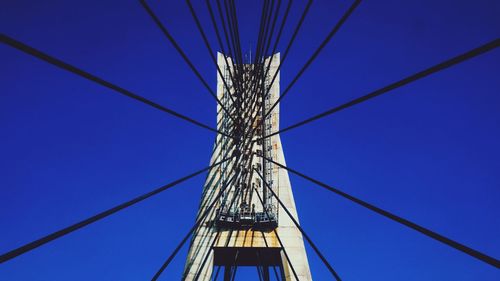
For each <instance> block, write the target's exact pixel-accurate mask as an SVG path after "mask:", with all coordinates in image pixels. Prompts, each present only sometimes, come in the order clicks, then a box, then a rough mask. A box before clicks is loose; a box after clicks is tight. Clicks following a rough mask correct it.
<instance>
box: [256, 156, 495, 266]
mask: <svg viewBox="0 0 500 281" xmlns="http://www.w3.org/2000/svg"><path fill="white" fill-rule="evenodd" d="M261 157H262V156H261ZM267 160H268V161H270V162H272V163H273V164H275V165H277V166H279V167H281V168H283V169H285V170H287V171H289V172H291V173H294V174H296V175H298V176H300V177H302V178H304V179H306V180H308V181H310V182H312V183H315V184H316V185H319V186H321V187H323V188H325V189H326V190H328V191H331V192H333V193H335V194H337V195H340V196H342V197H344V198H346V199H348V200H349V201H351V202H354V203H356V204H358V205H361V206H363V207H365V208H367V209H369V210H371V211H373V212H375V213H377V214H379V215H382V216H384V217H386V218H389V219H391V220H393V221H395V222H397V223H400V224H401V225H404V226H406V227H408V228H411V229H413V230H416V231H418V232H420V233H422V234H424V235H426V236H427V237H430V238H432V239H434V240H437V241H439V242H441V243H443V244H445V245H448V246H450V247H452V248H454V249H456V250H459V251H461V252H463V253H466V254H468V255H470V256H472V257H474V258H476V259H478V260H480V261H482V262H485V263H487V264H489V265H492V266H494V267H496V268H500V261H499V260H497V259H495V258H493V257H491V256H488V255H486V254H484V253H481V252H479V251H477V250H475V249H472V248H471V247H468V246H465V245H463V244H461V243H459V242H456V241H454V240H452V239H450V238H447V237H445V236H443V235H441V234H439V233H436V232H434V231H432V230H430V229H428V228H425V227H423V226H421V225H418V224H416V223H414V222H411V221H409V220H407V219H404V218H402V217H400V216H397V215H395V214H393V213H391V212H389V211H386V210H383V209H381V208H379V207H377V206H375V205H372V204H370V203H368V202H366V201H363V200H361V199H359V198H356V197H354V196H352V195H349V194H347V193H345V192H344V191H341V190H339V189H337V188H335V187H332V186H330V185H327V184H326V183H323V182H321V181H319V180H316V179H314V178H311V177H309V176H306V175H304V174H303V173H301V172H298V171H296V170H294V169H292V168H289V167H287V166H285V165H282V164H280V163H277V162H275V161H273V160H272V159H267Z"/></svg>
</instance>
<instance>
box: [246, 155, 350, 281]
mask: <svg viewBox="0 0 500 281" xmlns="http://www.w3.org/2000/svg"><path fill="white" fill-rule="evenodd" d="M259 156H260V157H262V156H261V155H259ZM262 158H264V157H262ZM267 160H268V161H270V162H272V163H275V162H274V161H272V160H270V159H269V158H267ZM255 171H257V174H258V175H259V177H260V178H261V179H262V181H263V182H264V185H265V186H266V188H267V190H269V191H270V192H271V194H272V195H273V196H274V198H276V200H277V201H278V203H279V204H280V205H281V207H282V208H283V210H285V212H286V214H287V215H288V217H289V218H290V219H291V220H292V221H293V223H294V224H295V226H296V227H297V228H298V229H299V231H300V233H302V235H304V238H306V240H307V242H309V244H310V245H311V247H312V248H313V250H314V251H315V252H316V254H317V255H318V257H319V258H320V259H321V261H322V262H323V263H324V264H325V266H326V267H327V268H328V270H329V271H330V273H331V274H332V275H333V277H335V280H337V281H341V279H340V276H339V275H338V274H337V272H336V271H335V270H334V269H333V267H332V266H331V265H330V263H329V262H328V260H327V259H326V258H325V257H324V256H323V254H322V253H321V252H320V250H319V249H318V247H317V246H316V244H314V242H313V241H312V240H311V238H310V237H309V235H307V233H306V232H305V231H304V229H303V228H302V227H301V226H300V224H299V222H298V221H297V220H296V219H295V218H294V217H293V215H292V213H290V211H289V210H288V208H287V207H286V206H285V204H283V202H282V201H281V199H280V198H279V196H278V195H277V194H276V193H275V192H274V190H273V189H272V188H271V187H270V186H269V184H268V183H267V181H265V178H264V177H263V176H262V175H261V174H260V172H259V171H258V170H255Z"/></svg>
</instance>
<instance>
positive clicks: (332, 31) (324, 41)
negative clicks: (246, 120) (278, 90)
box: [265, 0, 361, 116]
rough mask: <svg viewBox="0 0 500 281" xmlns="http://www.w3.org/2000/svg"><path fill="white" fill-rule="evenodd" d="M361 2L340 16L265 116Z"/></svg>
mask: <svg viewBox="0 0 500 281" xmlns="http://www.w3.org/2000/svg"><path fill="white" fill-rule="evenodd" d="M359 4H361V0H355V1H354V2H353V3H352V5H351V6H350V7H349V9H347V11H346V12H345V13H344V15H343V16H342V18H340V20H339V21H338V22H337V24H336V25H335V26H334V27H333V29H332V30H331V31H330V33H329V34H328V35H327V36H326V38H325V39H324V40H323V42H321V44H320V46H319V47H318V48H317V49H316V51H314V53H313V54H312V56H311V57H310V58H309V60H307V62H306V64H305V65H304V66H303V67H302V68H301V69H300V71H299V72H298V73H297V75H295V77H294V78H293V80H292V81H291V82H290V84H288V86H287V87H286V88H285V90H284V91H283V94H281V96H280V97H279V98H278V99H277V100H276V101H275V102H274V104H273V105H272V106H271V108H269V110H268V111H267V113H266V115H265V116H268V115H269V114H271V112H272V111H273V109H274V108H275V107H276V105H278V103H279V102H280V101H281V100H282V99H283V98H284V97H285V96H286V95H287V94H288V93H289V92H290V89H291V88H292V87H293V85H295V83H296V82H297V81H298V80H299V78H300V76H302V74H304V72H305V71H306V70H307V68H308V67H309V66H310V65H311V63H312V62H313V61H314V60H315V59H316V58H317V57H318V55H319V53H320V52H321V50H323V48H324V47H325V46H326V45H327V44H328V42H330V40H331V39H332V37H333V36H334V35H335V34H336V33H337V32H338V31H339V29H340V28H341V27H342V25H344V23H345V22H346V21H347V19H348V18H349V16H350V15H351V14H352V13H353V12H354V10H356V8H357V7H358V6H359Z"/></svg>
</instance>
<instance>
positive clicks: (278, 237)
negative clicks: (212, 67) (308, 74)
mask: <svg viewBox="0 0 500 281" xmlns="http://www.w3.org/2000/svg"><path fill="white" fill-rule="evenodd" d="M217 63H218V67H219V70H220V73H218V75H217V77H218V79H217V97H218V99H219V100H220V101H221V103H219V105H218V106H217V129H218V130H219V131H221V132H224V133H226V134H227V135H222V134H218V135H217V137H216V141H215V144H214V148H213V154H212V157H211V159H210V164H213V163H216V162H218V161H221V160H223V159H226V158H228V157H232V158H231V160H229V161H227V162H224V163H223V164H221V165H220V166H218V167H217V168H215V169H212V170H210V172H209V173H208V176H207V178H206V181H205V184H204V188H203V192H202V198H201V202H200V206H199V211H198V217H197V220H200V219H202V220H203V221H202V223H201V224H200V225H199V226H198V228H197V229H196V231H195V232H194V234H193V237H192V240H191V243H190V248H189V253H188V257H187V260H186V265H185V269H184V274H183V280H203V281H205V280H233V279H234V278H235V276H236V275H237V269H238V267H242V266H252V267H256V269H257V272H258V275H259V278H261V279H262V280H271V279H276V278H279V280H296V279H297V278H298V280H301V281H308V280H312V277H311V272H310V269H309V263H308V260H307V255H306V251H305V248H304V241H303V238H302V234H301V232H300V231H299V229H298V228H297V227H296V225H295V224H294V222H293V220H292V219H291V218H290V217H289V216H288V215H287V213H286V212H285V211H284V209H283V206H284V207H285V208H286V209H288V211H289V212H290V213H291V215H292V216H293V217H294V219H295V220H297V221H298V220H299V219H298V215H297V209H296V207H295V201H294V197H293V192H292V188H291V184H290V179H289V176H288V172H287V171H286V170H285V169H283V168H280V167H278V166H276V165H273V164H272V163H271V162H269V161H266V160H265V159H266V158H267V159H272V160H273V161H276V162H278V163H282V164H284V165H286V164H285V163H286V162H285V157H284V154H283V148H282V145H281V140H280V136H279V135H273V136H270V137H265V136H267V135H270V134H271V133H273V132H277V131H278V130H279V104H278V105H277V106H276V107H275V108H274V109H273V111H272V113H270V114H266V113H267V110H269V109H270V108H271V107H272V105H273V104H274V103H275V102H276V101H277V100H278V98H279V93H280V90H279V81H280V77H279V72H278V73H276V72H277V71H278V66H279V63H280V54H279V53H277V54H274V55H273V56H271V57H268V58H266V59H265V60H263V61H261V62H254V63H248V64H240V65H238V64H235V63H233V60H232V58H230V57H227V56H225V55H223V54H221V53H218V55H217ZM268 66H269V67H268ZM221 74H222V75H221ZM275 74H276V77H275V81H274V82H273V83H272V84H271V81H272V80H273V77H274V76H275ZM262 120H263V121H262ZM262 156H263V157H262ZM277 198H279V201H281V203H282V204H283V206H282V205H281V204H279V202H278V199H277Z"/></svg>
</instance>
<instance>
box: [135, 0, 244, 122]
mask: <svg viewBox="0 0 500 281" xmlns="http://www.w3.org/2000/svg"><path fill="white" fill-rule="evenodd" d="M140 2H141V4H142V6H143V7H144V9H145V10H146V12H147V13H148V14H149V16H150V17H151V18H152V19H153V21H154V22H155V24H156V25H157V26H158V28H159V29H160V30H161V32H162V33H163V34H164V35H165V37H167V39H168V40H169V41H170V43H172V45H173V46H174V48H175V49H176V50H177V52H178V53H179V54H180V55H181V57H182V58H183V59H184V61H185V62H186V63H187V64H188V66H189V68H190V69H191V70H192V71H193V73H194V74H195V75H196V77H197V78H198V79H199V80H200V81H201V83H202V84H203V86H205V88H206V89H207V90H208V92H209V94H210V95H211V96H212V97H213V98H214V99H215V100H216V101H217V103H218V104H219V105H220V106H221V107H222V109H224V111H225V112H226V113H227V114H228V116H229V117H230V118H231V119H233V120H234V117H233V116H232V115H231V114H230V113H229V111H228V110H227V108H226V107H225V106H224V105H223V104H222V102H221V101H220V100H219V98H218V97H217V94H215V92H214V91H213V90H212V88H210V86H209V85H208V83H207V81H205V79H204V78H203V76H201V74H200V72H199V71H198V69H196V67H195V66H194V64H193V63H192V62H191V60H190V59H189V58H188V57H187V55H186V53H185V52H184V51H183V50H182V48H181V47H180V46H179V44H178V43H177V42H176V41H175V39H174V37H173V36H172V34H170V32H169V31H168V29H167V28H166V27H165V25H163V24H162V23H161V21H160V19H159V18H158V17H157V16H156V14H155V13H154V12H153V10H152V9H151V8H150V7H149V5H148V4H147V2H146V0H140Z"/></svg>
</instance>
